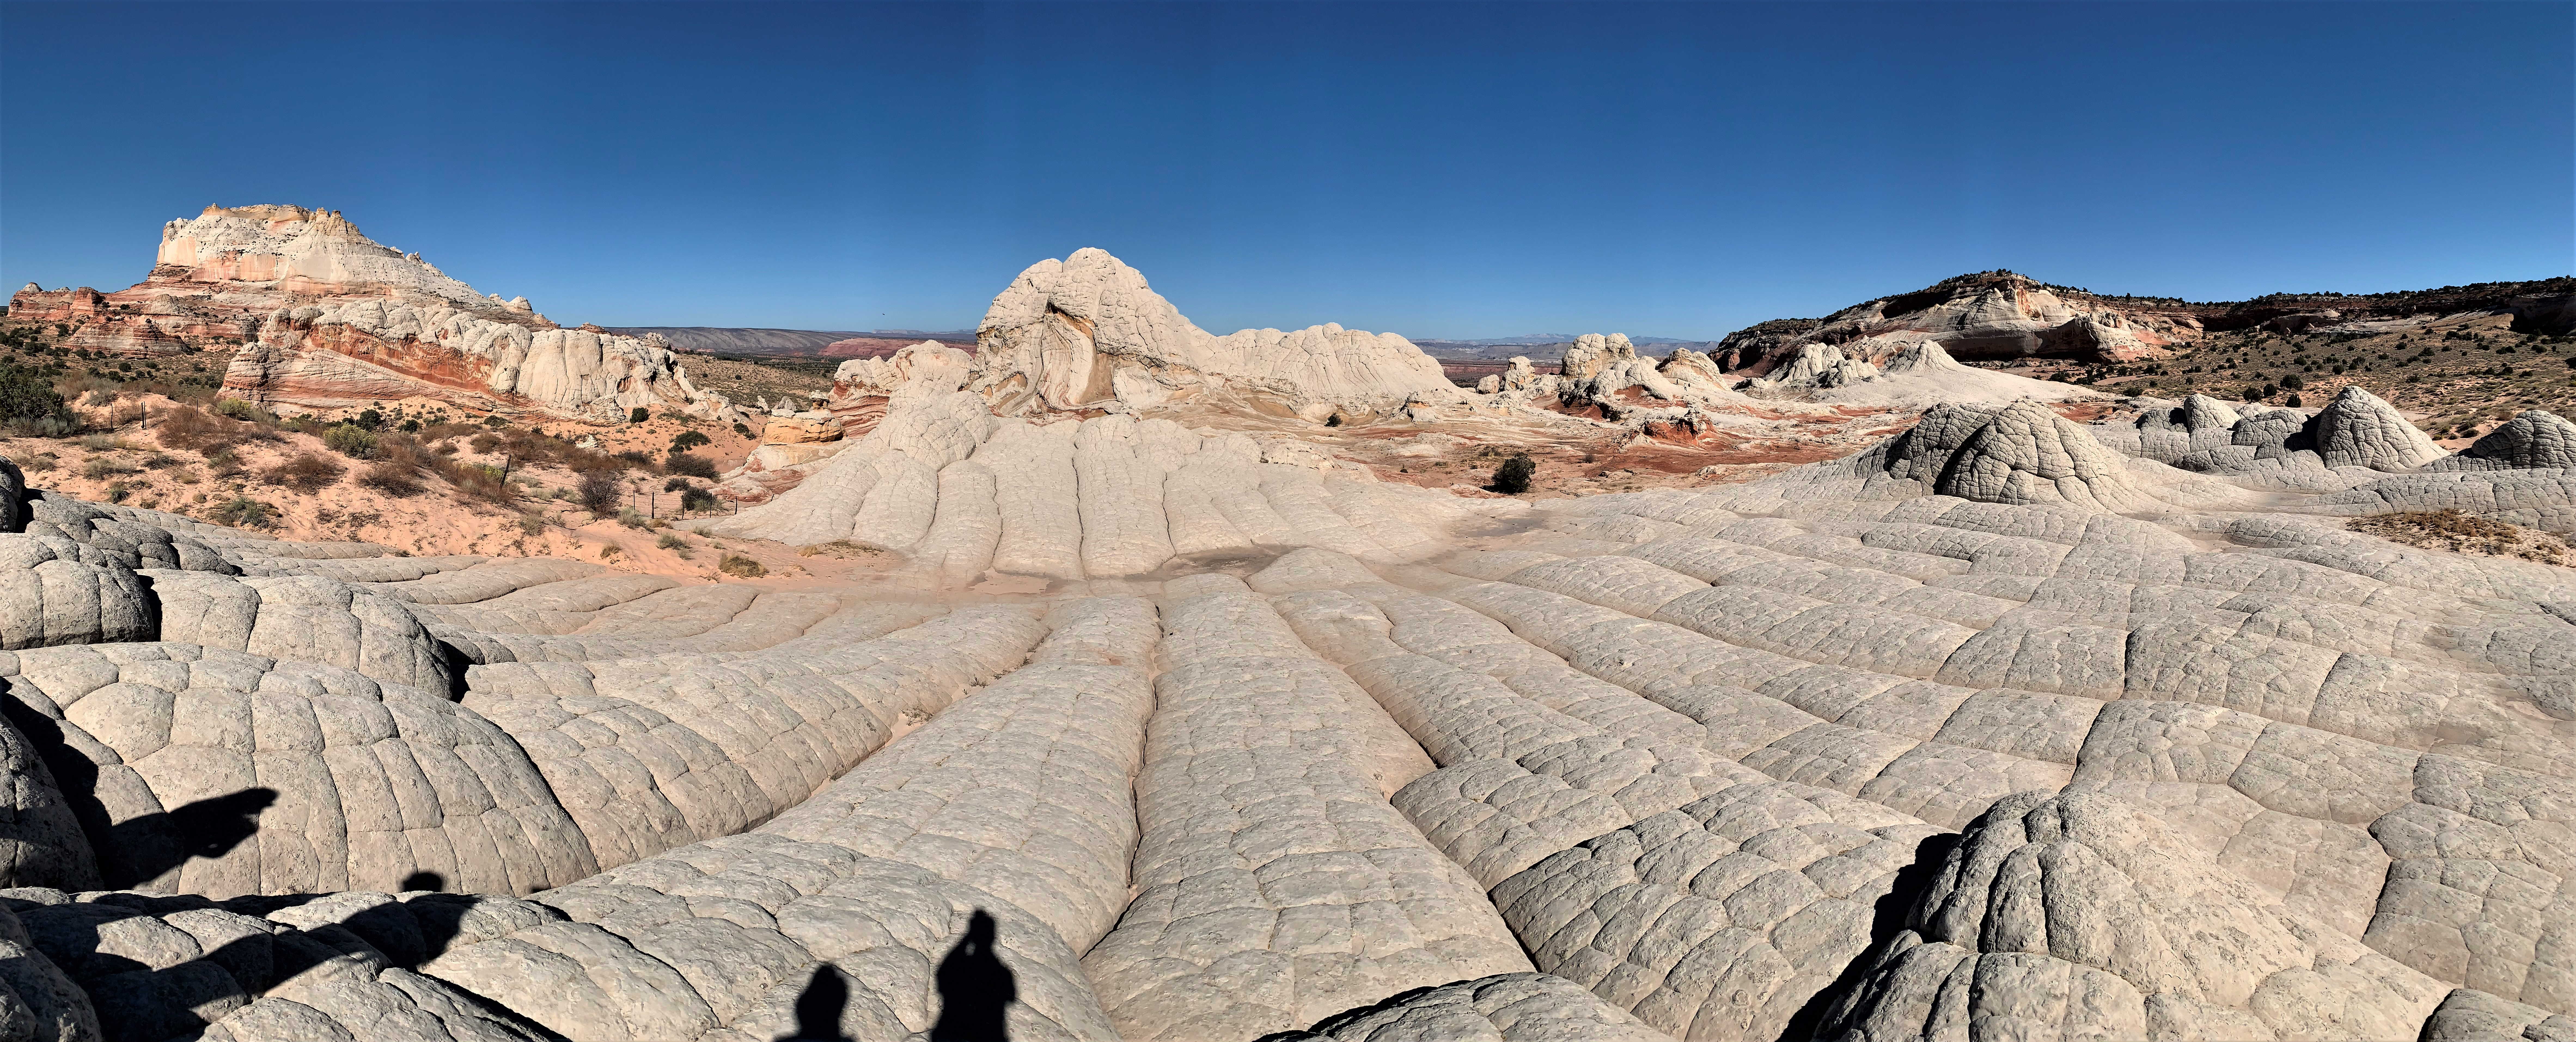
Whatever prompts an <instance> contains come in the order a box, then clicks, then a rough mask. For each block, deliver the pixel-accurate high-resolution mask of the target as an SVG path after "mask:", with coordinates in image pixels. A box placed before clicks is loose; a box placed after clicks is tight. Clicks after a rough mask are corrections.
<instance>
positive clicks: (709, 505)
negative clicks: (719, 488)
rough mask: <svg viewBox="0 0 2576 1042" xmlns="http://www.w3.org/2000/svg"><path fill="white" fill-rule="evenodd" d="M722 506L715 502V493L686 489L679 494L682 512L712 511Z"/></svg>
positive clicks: (698, 489)
mask: <svg viewBox="0 0 2576 1042" xmlns="http://www.w3.org/2000/svg"><path fill="white" fill-rule="evenodd" d="M722 505H723V504H722V503H719V502H717V501H716V494H715V493H713V492H709V491H707V490H705V489H702V488H693V489H686V490H683V491H682V492H681V493H680V509H681V510H684V511H698V510H714V509H716V508H717V507H720V506H722Z"/></svg>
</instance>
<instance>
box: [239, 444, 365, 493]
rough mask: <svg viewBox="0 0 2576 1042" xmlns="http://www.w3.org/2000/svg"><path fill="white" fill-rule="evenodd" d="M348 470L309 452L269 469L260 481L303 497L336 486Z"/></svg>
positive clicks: (300, 453) (296, 455)
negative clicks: (298, 493) (291, 490)
mask: <svg viewBox="0 0 2576 1042" xmlns="http://www.w3.org/2000/svg"><path fill="white" fill-rule="evenodd" d="M348 472H349V468H347V467H344V466H341V465H340V464H338V463H336V462H334V461H332V460H331V459H329V458H327V457H323V456H317V455H314V454H313V453H310V452H299V453H296V454H295V456H294V457H293V458H291V459H288V460H287V461H286V462H284V463H280V464H278V465H276V466H274V467H270V468H269V469H268V471H267V472H266V473H263V474H261V475H260V480H263V481H266V482H268V483H269V484H271V485H284V486H286V487H288V488H291V489H294V490H295V491H297V492H301V493H304V494H305V495H308V496H309V495H312V494H313V493H316V492H320V491H322V490H323V489H326V488H329V487H331V486H332V485H334V484H337V483H338V482H339V480H340V476H341V475H343V474H347V473H348Z"/></svg>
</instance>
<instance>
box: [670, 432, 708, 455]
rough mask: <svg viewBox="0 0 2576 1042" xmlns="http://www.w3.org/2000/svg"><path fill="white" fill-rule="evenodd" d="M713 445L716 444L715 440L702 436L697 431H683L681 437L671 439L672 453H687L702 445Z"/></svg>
mask: <svg viewBox="0 0 2576 1042" xmlns="http://www.w3.org/2000/svg"><path fill="white" fill-rule="evenodd" d="M712 444H715V440H714V439H712V438H709V437H707V436H706V435H704V434H700V433H698V432H696V431H681V432H680V436H679V437H676V438H673V439H671V451H673V452H687V451H689V450H690V449H694V448H697V447H698V446H700V445H712Z"/></svg>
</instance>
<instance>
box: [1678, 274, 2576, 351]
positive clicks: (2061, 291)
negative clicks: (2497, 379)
mask: <svg viewBox="0 0 2576 1042" xmlns="http://www.w3.org/2000/svg"><path fill="white" fill-rule="evenodd" d="M2462 312H2494V313H2510V314H2512V315H2513V316H2514V328H2515V329H2516V330H2517V331H2521V332H2537V333H2550V334H2557V333H2565V332H2569V331H2571V330H2576V278H2556V279H2546V280H2541V281H2536V282H2489V283H2480V284H2478V285H2474V286H2445V287H2442V288H2441V289H2437V290H2420V291H2413V292H2405V293H2377V294H2370V295H2367V296H2347V295H2344V294H2339V293H2321V294H2273V295H2271V296H2265V297H2257V298H2255V299H2253V300H2247V301H2236V302H2217V303H2206V302H2192V301H2184V300H2176V299H2172V298H2167V297H2131V296H2112V295H2103V294H2096V293H2094V292H2092V291H2090V290H2084V289H2075V288H2071V287H2066V286H2052V285H2049V284H2047V283H2043V282H2040V281H2038V280H2035V279H2032V278H2030V277H2028V276H2026V275H2021V274H2018V273H2015V272H2010V271H1985V272H1976V273H1973V274H1968V275H1960V276H1957V277H1955V278H1948V279H1943V280H1941V281H1940V282H1937V283H1934V284H1932V285H1931V286H1928V287H1925V288H1923V289H1919V290H1916V291H1914V292H1911V293H1900V294H1897V295H1895V296H1892V297H1881V298H1879V299H1876V300H1870V301H1864V302H1862V303H1859V304H1855V305H1853V306H1851V307H1848V308H1844V309H1842V310H1841V311H1837V312H1834V313H1833V314H1831V315H1828V316H1826V317H1824V318H1784V319H1772V320H1770V321H1767V322H1761V323H1757V324H1755V325H1752V326H1748V327H1746V328H1743V329H1739V330H1737V331H1735V332H1733V333H1730V334H1728V335H1727V337H1726V339H1725V340H1724V341H1721V342H1720V343H1719V345H1718V346H1717V348H1716V349H1714V350H1711V351H1710V352H1709V354H1710V355H1712V356H1713V357H1715V358H1716V359H1717V360H1718V362H1719V364H1720V365H1722V366H1724V367H1725V368H1726V369H1727V370H1728V371H1730V372H1743V373H1746V374H1748V375H1754V376H1765V375H1769V374H1770V373H1771V372H1772V371H1773V370H1775V369H1781V368H1786V367H1790V366H1794V365H1796V364H1797V362H1798V361H1799V359H1800V358H1801V357H1802V353H1803V352H1804V351H1805V349H1806V348H1808V347H1811V346H1816V345H1824V346H1831V347H1834V348H1836V349H1838V350H1839V351H1840V352H1841V353H1842V354H1843V355H1844V356H1845V357H1846V358H1849V359H1852V360H1855V361H1858V362H1863V363H1869V364H1882V365H1883V364H1885V363H1886V362H1887V361H1888V360H1890V359H1892V358H1894V357H1896V356H1898V355H1900V354H1902V353H1904V352H1905V351H1906V350H1908V349H1910V348H1912V347H1913V346H1914V345H1916V344H1919V343H1923V342H1925V341H1932V340H1937V341H1939V342H1940V344H1941V346H1942V348H1943V349H1944V350H1946V351H1948V352H1949V353H1950V354H1951V355H1953V356H1955V357H1957V358H1963V359H1968V360H1971V361H1978V360H2006V359H2019V358H2062V359H2070V360H2075V361H2084V362H2130V361H2137V360H2141V359H2149V358H2161V357H2165V356H2167V355H2169V354H2171V353H2172V351H2173V349H2174V348H2175V347H2177V346H2180V345H2185V344H2191V343H2195V342H2197V341H2199V340H2200V339H2201V338H2202V337H2203V336H2206V335H2208V334H2210V333H2218V332H2229V331H2233V330H2240V329H2257V328H2259V329H2263V330H2267V331H2271V332H2279V333H2297V332H2309V331H2315V330H2322V329H2328V328H2334V327H2351V326H2360V327H2367V326H2368V325H2369V324H2371V323H2378V322H2386V321H2390V320H2402V319H2406V318H2410V317H2416V316H2425V317H2430V316H2438V315H2445V314H2458V313H2462Z"/></svg>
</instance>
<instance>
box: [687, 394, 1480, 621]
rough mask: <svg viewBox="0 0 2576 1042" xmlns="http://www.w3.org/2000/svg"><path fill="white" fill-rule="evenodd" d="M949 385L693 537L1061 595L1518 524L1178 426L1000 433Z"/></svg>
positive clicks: (1295, 449)
mask: <svg viewBox="0 0 2576 1042" xmlns="http://www.w3.org/2000/svg"><path fill="white" fill-rule="evenodd" d="M939 372H942V373H948V374H953V373H954V372H955V370H953V369H942V370H939ZM941 386H945V384H944V383H942V382H923V381H914V382H911V383H908V384H907V385H906V388H907V390H905V391H904V393H902V394H898V395H897V396H895V397H894V398H893V399H891V403H892V404H891V407H890V409H889V411H888V412H887V414H886V417H885V419H884V420H883V421H881V422H880V423H879V424H878V425H877V427H876V428H875V430H873V431H871V432H870V433H869V434H868V435H867V436H866V437H865V438H862V439H860V440H859V441H858V443H857V444H855V445H853V446H852V447H850V448H849V449H846V450H843V451H842V452H841V453H840V454H839V455H837V456H834V457H833V458H832V460H831V461H830V462H829V463H827V464H825V465H823V466H822V467H821V468H820V469H818V470H816V471H815V472H814V473H813V474H812V475H811V476H809V477H807V478H805V479H804V481H803V483H801V484H799V485H797V486H796V488H794V489H793V490H791V491H789V492H787V493H785V494H783V495H781V496H779V497H778V498H777V499H775V500H772V501H770V502H768V503H765V504H762V505H760V506H758V507H754V508H752V509H748V510H744V511H742V512H741V513H739V514H736V515H733V516H731V517H727V518H723V519H720V520H716V521H711V522H706V523H703V524H701V525H699V526H698V527H700V528H701V529H702V530H704V531H707V532H709V533H712V534H716V535H726V536H738V537H745V538H754V539H772V540H776V541H778V542H782V543H788V544H791V545H812V544H817V543H829V542H834V541H839V540H849V541H852V542H855V543H858V544H860V545H863V546H870V547H876V548H880V549H884V550H889V551H893V552H896V553H898V554H902V555H905V556H906V557H908V558H909V559H910V560H911V561H912V562H913V563H914V564H915V565H916V566H917V567H919V568H921V569H923V570H924V571H925V572H926V574H928V575H931V576H945V577H947V578H949V579H952V580H971V579H972V578H973V577H975V576H978V575H981V574H983V573H985V572H987V571H992V572H998V573H1002V574H1008V575H1032V576H1040V577H1044V578H1048V579H1064V580H1071V579H1082V578H1114V577H1121V576H1134V575H1144V574H1147V573H1151V572H1155V571H1157V570H1159V569H1162V568H1164V567H1165V566H1166V565H1167V564H1172V563H1174V562H1176V561H1181V562H1185V561H1187V560H1191V559H1204V558H1211V557H1222V556H1225V555H1230V554H1245V553H1255V552H1260V551H1262V550H1264V549H1284V548H1289V547H1297V546H1320V547H1326V548H1329V549H1334V550H1339V551H1342V552H1345V553H1350V554H1355V555H1358V556H1362V557H1366V558H1368V559H1371V560H1387V561H1401V560H1412V559H1417V558H1419V557H1421V556H1424V555H1427V554H1429V553H1431V552H1432V551H1433V550H1434V549H1435V548H1436V547H1438V546H1439V545H1440V543H1441V542H1442V539H1443V535H1444V533H1445V532H1446V531H1447V530H1448V529H1449V527H1451V526H1454V525H1457V524H1462V523H1466V522H1470V521H1475V520H1480V519H1483V518H1487V517H1490V516H1493V515H1494V513H1496V512H1498V511H1500V512H1509V511H1516V510H1519V509H1521V506H1520V504H1519V503H1518V502H1517V501H1512V500H1499V501H1496V500H1486V501H1470V500H1459V499H1455V498H1452V497H1449V496H1446V495H1442V494H1439V493H1434V492H1430V491H1428V490H1425V489H1419V488H1415V487H1412V486H1408V485H1391V484H1379V483H1377V481H1376V479H1375V478H1374V477H1373V476H1372V475H1370V474H1369V473H1368V472H1367V471H1366V470H1364V469H1359V468H1356V467H1349V466H1336V465H1335V464H1334V463H1333V461H1332V458H1331V457H1329V456H1326V455H1323V454H1321V453H1316V452H1313V451H1312V450H1308V449H1304V448H1303V447H1302V446H1297V445H1294V443H1282V444H1281V445H1280V447H1279V448H1277V449H1276V450H1273V449H1270V448H1265V447H1264V446H1263V445H1262V444H1260V443H1258V442H1255V441H1254V440H1253V439H1252V438H1251V437H1249V436H1247V435H1244V434H1216V433H1213V432H1211V433H1208V434H1204V435H1203V434H1201V433H1198V432H1194V431H1191V430H1188V429H1185V428H1183V427H1181V426H1180V425H1179V424H1177V423H1174V422H1173V421H1171V420H1165V419H1145V420H1137V419H1135V418H1133V417H1130V416H1125V415H1113V416H1106V417H1100V418H1096V419H1091V420H1085V421H1078V422H1077V421H1069V420H1059V421H1057V422H1054V423H1045V424H1038V423H1032V422H1030V421H1028V420H1022V419H1000V420H997V419H995V418H994V417H993V416H992V415H991V414H989V413H988V412H986V411H985V408H984V401H983V399H982V398H980V397H979V396H977V395H975V394H974V393H972V392H971V391H966V392H959V391H948V392H942V391H940V390H939V387H941Z"/></svg>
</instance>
